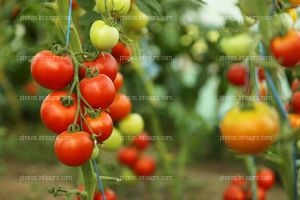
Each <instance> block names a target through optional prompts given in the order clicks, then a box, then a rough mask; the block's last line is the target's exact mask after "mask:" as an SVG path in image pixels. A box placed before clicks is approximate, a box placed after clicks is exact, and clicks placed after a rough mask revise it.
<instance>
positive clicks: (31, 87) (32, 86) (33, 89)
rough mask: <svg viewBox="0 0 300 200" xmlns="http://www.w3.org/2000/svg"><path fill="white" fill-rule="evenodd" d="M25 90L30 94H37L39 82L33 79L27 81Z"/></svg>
mask: <svg viewBox="0 0 300 200" xmlns="http://www.w3.org/2000/svg"><path fill="white" fill-rule="evenodd" d="M24 90H25V92H26V94H29V95H36V94H37V93H38V87H37V84H36V83H35V82H33V81H30V82H28V83H26V84H25V86H24Z"/></svg>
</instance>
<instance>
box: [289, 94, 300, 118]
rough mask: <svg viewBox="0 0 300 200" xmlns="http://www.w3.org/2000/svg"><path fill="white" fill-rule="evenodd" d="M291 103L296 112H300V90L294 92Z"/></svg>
mask: <svg viewBox="0 0 300 200" xmlns="http://www.w3.org/2000/svg"><path fill="white" fill-rule="evenodd" d="M291 105H292V108H293V110H294V111H295V112H296V113H300V91H297V92H295V93H294V94H293V96H292V99H291Z"/></svg>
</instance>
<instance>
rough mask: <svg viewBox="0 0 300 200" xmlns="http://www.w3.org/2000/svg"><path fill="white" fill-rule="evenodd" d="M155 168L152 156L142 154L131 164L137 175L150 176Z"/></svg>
mask: <svg viewBox="0 0 300 200" xmlns="http://www.w3.org/2000/svg"><path fill="white" fill-rule="evenodd" d="M155 169H156V161H155V159H154V158H153V157H152V156H147V155H144V156H142V157H140V158H139V159H138V160H137V161H136V162H135V163H134V165H133V170H134V172H135V173H136V175H138V176H151V175H153V174H154V172H155Z"/></svg>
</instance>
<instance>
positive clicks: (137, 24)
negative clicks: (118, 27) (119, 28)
mask: <svg viewBox="0 0 300 200" xmlns="http://www.w3.org/2000/svg"><path fill="white" fill-rule="evenodd" d="M122 21H123V24H124V26H125V28H126V29H127V30H133V31H141V30H142V29H143V28H145V27H146V26H147V25H148V16H147V15H146V14H144V13H143V12H142V11H140V9H139V8H138V7H137V6H135V5H134V6H132V7H131V9H130V10H129V12H128V14H127V15H126V16H124V18H123V19H122Z"/></svg>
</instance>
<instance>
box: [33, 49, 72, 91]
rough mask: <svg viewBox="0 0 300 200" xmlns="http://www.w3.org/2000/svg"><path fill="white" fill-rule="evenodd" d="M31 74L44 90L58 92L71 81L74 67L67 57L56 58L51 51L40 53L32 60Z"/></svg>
mask: <svg viewBox="0 0 300 200" xmlns="http://www.w3.org/2000/svg"><path fill="white" fill-rule="evenodd" d="M31 74H32V77H33V78H34V80H35V81H36V82H37V83H38V84H40V85H41V86H43V87H44V88H47V89H50V90H59V89H62V88H64V87H66V86H67V85H68V84H69V83H70V82H71V81H72V79H73V76H74V66H73V63H72V61H71V59H70V58H69V57H68V56H57V55H55V54H53V53H52V52H51V51H40V52H39V53H37V54H36V55H35V56H34V57H33V59H32V63H31Z"/></svg>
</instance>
